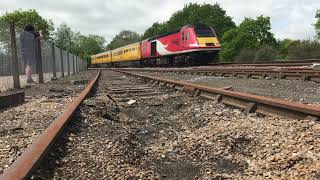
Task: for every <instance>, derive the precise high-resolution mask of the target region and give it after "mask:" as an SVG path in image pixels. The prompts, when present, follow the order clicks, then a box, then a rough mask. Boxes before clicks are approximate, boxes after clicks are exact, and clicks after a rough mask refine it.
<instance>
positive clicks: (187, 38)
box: [186, 32, 190, 40]
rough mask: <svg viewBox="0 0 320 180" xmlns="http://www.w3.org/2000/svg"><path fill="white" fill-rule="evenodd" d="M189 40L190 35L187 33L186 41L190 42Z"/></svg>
mask: <svg viewBox="0 0 320 180" xmlns="http://www.w3.org/2000/svg"><path fill="white" fill-rule="evenodd" d="M189 39H190V33H189V32H187V33H186V40H189Z"/></svg>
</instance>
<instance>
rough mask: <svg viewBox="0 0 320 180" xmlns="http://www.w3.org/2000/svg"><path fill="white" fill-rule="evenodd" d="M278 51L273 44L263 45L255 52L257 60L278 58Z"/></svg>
mask: <svg viewBox="0 0 320 180" xmlns="http://www.w3.org/2000/svg"><path fill="white" fill-rule="evenodd" d="M277 54H278V52H277V51H276V50H275V49H274V48H273V47H271V46H268V45H263V46H261V47H260V48H259V49H258V51H257V52H256V53H255V61H272V60H275V59H276V58H277Z"/></svg>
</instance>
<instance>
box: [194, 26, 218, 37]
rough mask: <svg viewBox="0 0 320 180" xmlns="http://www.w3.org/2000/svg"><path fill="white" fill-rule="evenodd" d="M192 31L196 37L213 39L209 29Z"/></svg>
mask: <svg viewBox="0 0 320 180" xmlns="http://www.w3.org/2000/svg"><path fill="white" fill-rule="evenodd" d="M194 31H195V32H196V35H197V37H215V35H214V33H213V31H212V30H211V29H210V28H196V29H195V30H194Z"/></svg>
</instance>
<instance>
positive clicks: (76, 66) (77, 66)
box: [76, 56, 78, 73]
mask: <svg viewBox="0 0 320 180" xmlns="http://www.w3.org/2000/svg"><path fill="white" fill-rule="evenodd" d="M76 73H78V56H76Z"/></svg>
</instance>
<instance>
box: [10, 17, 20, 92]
mask: <svg viewBox="0 0 320 180" xmlns="http://www.w3.org/2000/svg"><path fill="white" fill-rule="evenodd" d="M10 37H11V58H12V65H13V68H12V70H13V72H12V75H13V87H14V88H17V89H19V88H20V79H19V64H18V53H17V38H16V27H15V24H14V22H13V21H11V22H10Z"/></svg>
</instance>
